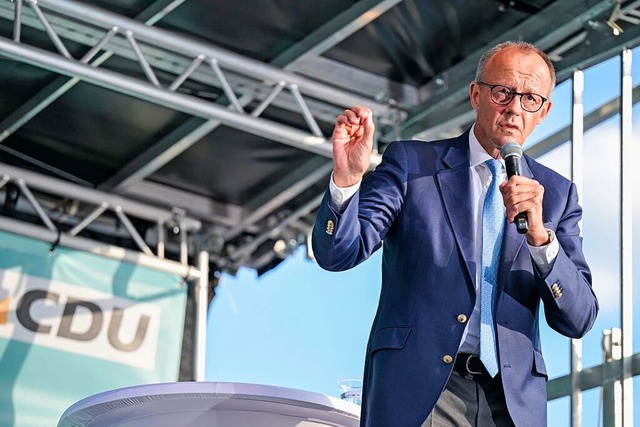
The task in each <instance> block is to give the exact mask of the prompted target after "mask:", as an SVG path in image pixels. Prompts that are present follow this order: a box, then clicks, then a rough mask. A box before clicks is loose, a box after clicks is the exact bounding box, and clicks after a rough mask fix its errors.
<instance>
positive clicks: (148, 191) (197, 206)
mask: <svg viewBox="0 0 640 427" xmlns="http://www.w3.org/2000/svg"><path fill="white" fill-rule="evenodd" d="M122 195H123V196H125V197H132V198H136V199H140V200H145V201H147V202H149V203H154V204H160V205H165V204H166V203H167V201H168V200H171V203H172V204H173V205H175V206H176V207H178V208H181V209H184V210H185V211H186V212H188V214H189V215H190V216H193V217H196V218H199V219H201V220H206V221H207V222H209V223H211V224H213V225H219V226H221V227H224V228H228V227H233V226H234V225H235V224H237V223H238V222H239V221H240V220H241V218H242V217H243V213H244V210H243V209H242V207H240V206H238V205H234V204H231V203H220V202H216V201H214V200H212V199H211V198H209V197H204V196H199V195H196V194H192V193H188V192H186V191H182V190H179V189H176V188H174V187H169V186H166V185H163V184H159V183H157V182H151V181H148V180H146V181H141V182H138V183H136V184H133V185H131V186H130V187H127V188H126V190H125V192H124V193H123V194H122Z"/></svg>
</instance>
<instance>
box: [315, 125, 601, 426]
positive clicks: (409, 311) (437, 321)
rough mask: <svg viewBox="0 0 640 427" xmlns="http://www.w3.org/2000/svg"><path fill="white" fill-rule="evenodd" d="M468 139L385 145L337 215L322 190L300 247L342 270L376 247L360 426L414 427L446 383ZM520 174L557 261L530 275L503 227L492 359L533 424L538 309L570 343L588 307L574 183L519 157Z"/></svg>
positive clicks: (516, 411)
mask: <svg viewBox="0 0 640 427" xmlns="http://www.w3.org/2000/svg"><path fill="white" fill-rule="evenodd" d="M468 141H469V137H468V132H467V133H465V134H463V135H461V136H460V137H458V138H454V139H450V140H442V141H434V142H423V141H401V142H394V143H392V144H390V145H389V146H388V147H387V149H386V151H385V153H384V155H383V160H382V163H381V164H380V165H379V166H378V167H377V169H376V170H375V171H374V172H372V173H371V174H370V175H369V176H367V177H366V178H365V179H364V180H363V182H362V186H361V188H360V190H359V192H358V193H357V194H356V195H355V196H354V197H353V198H352V199H351V200H350V201H349V203H348V204H347V206H346V207H345V209H344V211H343V212H342V213H338V212H336V211H335V210H334V209H332V207H331V206H330V204H329V199H330V195H329V193H328V192H327V194H326V195H325V198H324V201H323V202H322V205H321V207H320V210H319V212H318V215H317V220H316V224H315V226H314V230H313V239H312V243H313V250H314V255H315V257H316V259H317V261H318V263H319V265H320V266H321V267H323V268H325V269H327V270H331V271H341V270H347V269H349V268H352V267H354V266H356V265H358V264H359V263H361V262H362V261H364V260H365V259H367V258H368V257H369V256H370V255H371V254H372V253H373V252H374V251H376V250H377V249H379V248H380V247H383V255H382V288H381V295H380V302H379V306H378V309H377V312H376V315H375V318H374V321H373V326H372V329H371V334H370V337H369V342H368V346H367V354H366V360H365V372H364V393H363V394H364V397H363V406H362V417H361V424H362V425H363V426H368V427H370V426H381V427H389V426H409V427H417V426H419V425H420V424H421V423H422V422H423V421H424V420H425V419H426V418H427V415H428V414H429V413H430V412H431V410H432V408H433V406H434V405H435V403H436V401H437V400H438V397H439V396H440V394H441V392H442V390H443V389H444V387H445V385H446V383H447V380H448V378H449V375H451V372H452V367H453V364H452V363H451V360H450V358H449V357H447V356H451V357H452V358H455V357H456V355H457V353H458V348H459V346H460V342H461V339H462V334H463V331H464V328H465V323H464V322H466V318H468V317H469V316H470V315H471V313H472V311H473V306H474V302H475V298H476V292H475V287H474V281H475V270H476V268H477V266H476V262H475V257H474V227H473V219H472V209H471V186H470V184H471V171H470V166H469V142H468ZM523 175H525V176H528V177H530V178H533V179H536V180H537V181H538V182H540V183H541V184H542V185H543V186H544V189H545V192H544V199H543V220H544V223H545V227H547V228H549V229H551V230H554V231H555V233H556V236H557V239H558V241H559V243H560V252H559V254H558V256H557V258H556V260H555V263H554V265H553V268H552V270H551V272H549V274H547V276H546V277H541V276H540V274H539V273H538V272H537V268H536V267H535V265H534V264H533V261H532V259H531V255H530V253H529V250H528V247H527V244H526V241H525V238H524V236H523V235H520V234H518V233H517V231H516V229H515V226H514V225H513V224H506V225H505V233H504V241H503V246H502V254H501V260H500V270H499V273H498V302H497V307H496V324H497V335H498V351H499V357H500V372H501V374H502V376H501V377H502V382H503V386H504V391H505V395H506V401H507V406H508V408H509V412H510V414H511V417H512V419H513V421H514V422H515V424H516V425H517V426H543V425H546V381H547V373H546V369H545V364H544V360H543V357H542V353H541V347H540V338H539V330H538V322H539V316H538V313H539V307H540V302H541V301H542V303H543V305H544V313H545V317H546V320H547V323H548V324H549V325H550V326H551V327H552V328H553V329H555V330H556V331H558V332H560V333H561V334H563V335H566V336H568V337H574V338H578V337H582V336H583V335H584V334H585V333H586V332H587V331H588V330H589V329H590V328H591V326H592V325H593V323H594V321H595V317H596V314H597V311H598V303H597V300H596V297H595V295H594V294H593V291H592V289H591V274H590V271H589V268H588V266H587V263H586V261H585V259H584V256H583V253H582V238H581V237H580V235H579V228H578V227H579V225H578V223H579V221H580V219H581V216H582V209H581V208H580V206H579V205H578V197H577V193H576V188H575V185H574V184H573V183H571V182H570V181H569V180H567V179H565V178H563V177H562V176H561V175H559V174H557V173H556V172H554V171H552V170H550V169H549V168H547V167H545V166H542V165H540V164H539V163H537V162H536V161H534V160H533V159H531V158H529V157H527V156H524V157H523ZM383 241H384V245H383ZM554 289H555V292H554ZM460 315H463V316H460ZM447 362H449V363H447Z"/></svg>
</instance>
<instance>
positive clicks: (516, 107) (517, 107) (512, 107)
mask: <svg viewBox="0 0 640 427" xmlns="http://www.w3.org/2000/svg"><path fill="white" fill-rule="evenodd" d="M521 96H522V95H514V96H513V98H511V101H509V103H508V104H506V110H508V111H510V112H512V113H514V114H520V113H521V112H522V104H521V99H520V97H521Z"/></svg>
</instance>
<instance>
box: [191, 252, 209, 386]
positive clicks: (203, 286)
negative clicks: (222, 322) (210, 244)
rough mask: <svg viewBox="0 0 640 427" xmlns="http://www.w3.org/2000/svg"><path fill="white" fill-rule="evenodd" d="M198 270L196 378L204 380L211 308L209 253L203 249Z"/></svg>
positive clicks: (196, 293)
mask: <svg viewBox="0 0 640 427" xmlns="http://www.w3.org/2000/svg"><path fill="white" fill-rule="evenodd" d="M198 270H200V278H199V279H198V283H197V284H196V289H195V292H194V294H195V299H196V342H195V346H194V349H195V357H194V364H195V366H194V370H193V372H194V375H193V376H194V379H195V380H196V381H204V367H205V361H206V346H207V311H208V308H209V253H208V252H206V251H202V252H200V253H199V254H198Z"/></svg>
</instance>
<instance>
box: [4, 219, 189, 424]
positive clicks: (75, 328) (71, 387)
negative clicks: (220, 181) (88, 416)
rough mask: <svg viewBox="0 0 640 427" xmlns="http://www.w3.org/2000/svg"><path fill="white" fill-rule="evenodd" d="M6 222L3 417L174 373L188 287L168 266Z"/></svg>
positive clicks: (50, 417) (57, 408)
mask: <svg viewBox="0 0 640 427" xmlns="http://www.w3.org/2000/svg"><path fill="white" fill-rule="evenodd" d="M50 247H51V244H50V243H46V242H42V241H39V240H34V239H31V238H28V237H23V236H18V235H15V234H11V233H6V232H1V231H0V427H23V426H24V427H40V426H42V427H45V426H46V427H51V426H55V425H56V423H57V421H58V419H59V417H60V416H61V415H62V413H63V412H64V411H65V410H66V409H67V408H68V407H69V406H71V405H72V404H73V403H75V402H76V401H78V400H80V399H82V398H84V397H87V396H90V395H93V394H96V393H99V392H102V391H106V390H111V389H114V388H120V387H125V386H129V385H135V384H146V383H157V382H169V381H176V380H177V379H178V370H179V365H180V354H181V347H182V330H183V325H184V317H185V306H186V298H187V288H186V286H184V283H183V280H182V278H180V277H178V276H176V275H172V274H169V273H165V272H160V271H156V270H152V269H149V268H147V267H141V266H136V265H132V264H129V263H125V262H121V261H117V260H113V259H109V258H104V257H100V256H98V255H94V254H91V253H87V252H83V251H77V250H73V249H68V248H61V247H58V248H56V249H55V251H54V252H53V253H50Z"/></svg>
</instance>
